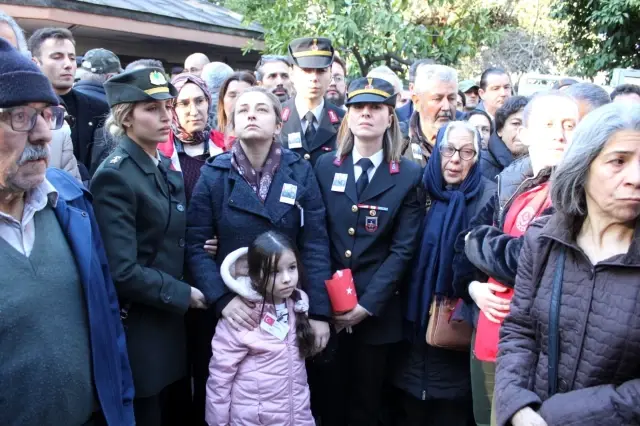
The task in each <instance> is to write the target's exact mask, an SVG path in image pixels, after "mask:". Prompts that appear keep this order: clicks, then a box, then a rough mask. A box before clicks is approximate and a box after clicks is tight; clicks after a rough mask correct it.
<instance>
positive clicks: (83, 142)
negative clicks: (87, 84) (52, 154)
mask: <svg viewBox="0 0 640 426" xmlns="http://www.w3.org/2000/svg"><path fill="white" fill-rule="evenodd" d="M70 94H71V95H72V96H73V97H74V99H75V103H76V117H75V118H76V123H75V125H74V126H73V127H72V128H71V140H72V141H73V155H75V157H76V160H78V162H79V163H82V164H84V166H85V167H86V168H87V170H89V169H90V168H91V151H92V150H93V146H94V144H95V139H96V129H98V128H99V127H101V126H102V125H103V123H104V121H105V119H106V118H107V115H109V111H110V110H109V105H108V104H107V103H106V102H105V101H102V100H100V99H98V98H95V97H91V96H89V95H86V94H84V93H82V92H80V91H78V90H76V89H71V92H70Z"/></svg>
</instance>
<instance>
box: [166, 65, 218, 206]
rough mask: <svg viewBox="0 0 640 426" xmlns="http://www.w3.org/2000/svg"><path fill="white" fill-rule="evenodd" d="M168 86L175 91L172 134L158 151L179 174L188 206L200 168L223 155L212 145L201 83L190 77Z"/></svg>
mask: <svg viewBox="0 0 640 426" xmlns="http://www.w3.org/2000/svg"><path fill="white" fill-rule="evenodd" d="M171 84H173V86H174V87H175V88H176V90H178V96H177V97H176V99H175V100H174V101H173V102H172V104H171V107H172V108H171V110H172V114H171V115H172V119H171V133H170V134H169V139H168V140H167V141H166V142H165V143H162V144H160V145H158V149H159V150H160V152H162V153H163V154H164V155H165V156H167V157H169V158H171V165H172V166H173V169H174V170H177V171H181V172H182V176H183V178H184V186H185V193H186V196H187V204H188V203H189V200H190V199H191V192H193V187H194V186H195V184H196V182H197V181H198V178H199V177H200V168H201V167H202V166H203V165H204V163H205V161H206V160H207V159H208V158H209V157H212V156H214V155H217V154H220V153H221V152H223V150H224V149H223V148H224V145H222V144H218V143H216V142H215V141H214V138H213V132H212V130H211V127H210V126H209V122H208V120H209V110H210V109H211V108H212V104H211V95H210V94H209V90H208V89H207V85H206V83H205V82H204V80H202V79H201V78H200V77H198V76H195V75H193V74H180V75H178V76H177V77H175V78H174V79H173V80H172V81H171Z"/></svg>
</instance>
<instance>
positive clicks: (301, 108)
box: [295, 96, 324, 124]
mask: <svg viewBox="0 0 640 426" xmlns="http://www.w3.org/2000/svg"><path fill="white" fill-rule="evenodd" d="M295 103H296V110H297V111H298V117H300V121H302V120H304V119H305V118H304V116H305V115H307V113H308V112H309V111H311V112H312V113H313V115H314V116H315V117H316V122H317V123H318V124H319V123H320V119H321V118H322V110H323V109H324V98H322V100H321V101H320V105H318V106H317V107H315V108H314V109H312V110H309V109H308V108H307V106H306V105H304V103H303V101H302V98H300V97H298V96H296V100H295Z"/></svg>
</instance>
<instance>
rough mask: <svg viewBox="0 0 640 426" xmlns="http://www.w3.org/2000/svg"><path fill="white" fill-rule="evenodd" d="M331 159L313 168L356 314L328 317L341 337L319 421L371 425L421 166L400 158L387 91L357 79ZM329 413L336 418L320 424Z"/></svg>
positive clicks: (417, 218) (410, 239)
mask: <svg viewBox="0 0 640 426" xmlns="http://www.w3.org/2000/svg"><path fill="white" fill-rule="evenodd" d="M348 94H349V95H348V100H347V102H346V105H347V106H348V112H347V114H346V116H345V118H344V121H343V122H342V126H341V128H340V132H339V136H338V150H337V153H330V154H326V155H324V156H322V157H321V158H320V159H319V160H318V163H317V164H316V174H317V177H318V183H319V184H320V190H321V191H322V196H323V198H324V202H325V205H326V206H327V218H328V227H329V239H330V242H331V267H332V270H333V271H335V270H340V269H347V268H350V269H351V271H352V273H353V278H354V281H355V285H356V292H357V296H358V306H357V307H356V308H355V309H353V310H352V311H350V312H347V313H345V314H342V315H338V316H335V317H334V322H335V325H336V327H337V329H338V330H340V328H344V327H351V328H352V330H353V332H352V333H348V332H347V331H339V333H338V336H337V337H338V354H337V365H336V366H335V368H333V372H334V373H337V374H334V376H335V379H336V381H335V384H334V386H332V391H333V392H332V395H331V398H332V399H333V403H332V404H330V405H331V406H333V409H332V410H331V411H332V413H323V414H322V415H323V417H324V418H323V423H325V422H326V423H327V424H331V425H336V426H341V425H347V424H349V425H353V426H360V425H363V426H365V425H366V426H369V425H375V424H377V421H378V416H379V414H380V413H379V411H380V410H379V407H380V405H381V393H382V385H383V381H384V378H385V373H386V371H387V363H388V359H389V351H390V347H391V344H392V343H396V342H398V341H400V340H401V339H402V313H401V309H400V305H401V303H400V297H398V292H399V287H400V285H401V284H402V281H403V278H404V277H405V271H406V270H407V269H408V264H409V261H410V260H411V258H412V255H413V252H414V250H415V247H416V244H417V237H418V230H419V229H420V222H421V217H422V209H421V206H420V203H419V201H418V195H417V187H418V185H419V184H420V180H421V170H420V166H418V165H417V164H415V163H413V162H411V161H407V160H404V159H402V136H401V133H400V129H399V127H398V119H397V117H396V115H395V111H394V105H395V102H396V95H394V94H393V87H392V86H391V84H389V83H388V82H386V81H385V80H382V79H377V78H360V79H358V80H355V81H354V82H353V83H351V85H350V86H349V92H348ZM332 414H333V415H335V416H337V417H336V418H331V419H328V418H326V417H328V416H332Z"/></svg>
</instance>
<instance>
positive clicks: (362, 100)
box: [345, 93, 397, 106]
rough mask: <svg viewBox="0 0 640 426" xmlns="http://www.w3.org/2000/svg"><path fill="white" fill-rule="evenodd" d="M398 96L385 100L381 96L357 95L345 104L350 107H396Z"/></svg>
mask: <svg viewBox="0 0 640 426" xmlns="http://www.w3.org/2000/svg"><path fill="white" fill-rule="evenodd" d="M396 96H397V94H395V95H392V96H389V97H388V98H384V97H382V96H380V95H374V94H371V93H363V94H361V95H356V96H354V97H353V98H351V99H349V100H348V101H347V102H345V105H347V106H349V105H352V104H386V105H391V106H395V104H396Z"/></svg>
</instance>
